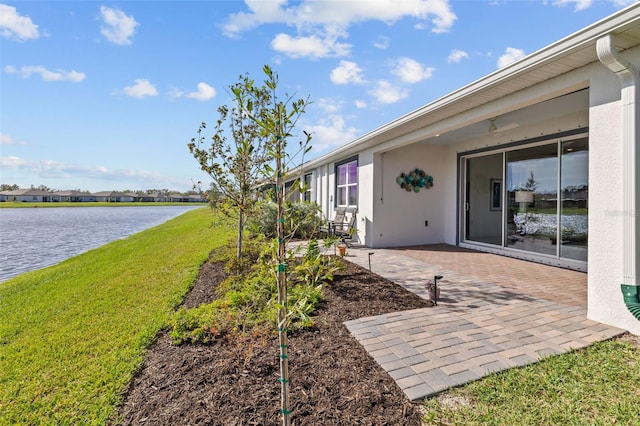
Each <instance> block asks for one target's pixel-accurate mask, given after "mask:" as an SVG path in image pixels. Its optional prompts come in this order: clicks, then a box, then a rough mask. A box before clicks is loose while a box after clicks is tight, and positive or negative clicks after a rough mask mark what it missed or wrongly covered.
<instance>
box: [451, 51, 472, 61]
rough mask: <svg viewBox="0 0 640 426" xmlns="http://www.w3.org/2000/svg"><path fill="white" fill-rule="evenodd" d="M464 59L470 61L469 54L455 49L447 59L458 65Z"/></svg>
mask: <svg viewBox="0 0 640 426" xmlns="http://www.w3.org/2000/svg"><path fill="white" fill-rule="evenodd" d="M463 59H469V54H468V53H467V52H465V51H463V50H459V49H453V50H452V51H451V53H450V54H449V57H448V58H447V62H449V63H450V64H458V63H460V61H461V60H463Z"/></svg>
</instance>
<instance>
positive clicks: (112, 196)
mask: <svg viewBox="0 0 640 426" xmlns="http://www.w3.org/2000/svg"><path fill="white" fill-rule="evenodd" d="M93 195H94V196H95V197H96V201H102V202H107V203H131V202H133V201H134V196H133V195H131V194H125V193H124V192H117V191H102V192H96V193H94V194H93Z"/></svg>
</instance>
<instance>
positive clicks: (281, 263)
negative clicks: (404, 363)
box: [276, 122, 290, 426]
mask: <svg viewBox="0 0 640 426" xmlns="http://www.w3.org/2000/svg"><path fill="white" fill-rule="evenodd" d="M279 124H280V123H279V122H277V123H276V125H277V126H278V128H277V133H276V138H277V142H276V143H277V144H278V146H277V148H276V173H277V175H276V194H277V197H276V198H277V202H278V222H277V234H278V306H279V309H278V337H279V340H280V383H281V384H282V385H281V401H282V404H281V412H282V424H283V425H284V426H288V425H289V414H290V410H289V344H288V340H287V326H288V320H287V277H286V267H287V265H286V247H285V238H284V237H285V236H284V179H283V177H282V174H283V170H282V169H283V166H282V157H283V155H284V152H282V150H283V143H282V139H281V137H282V136H281V134H282V133H281V131H280V126H279Z"/></svg>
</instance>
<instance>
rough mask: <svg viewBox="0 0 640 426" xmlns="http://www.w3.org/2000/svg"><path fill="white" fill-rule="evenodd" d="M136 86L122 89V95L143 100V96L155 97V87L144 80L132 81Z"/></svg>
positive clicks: (156, 91) (156, 92)
mask: <svg viewBox="0 0 640 426" xmlns="http://www.w3.org/2000/svg"><path fill="white" fill-rule="evenodd" d="M134 81H135V83H136V84H134V85H133V86H127V87H125V88H124V93H125V94H126V95H127V96H131V97H133V98H144V97H145V96H157V95H158V90H157V89H156V87H155V86H154V85H153V84H151V83H150V82H149V80H147V79H144V78H139V79H136V80H134Z"/></svg>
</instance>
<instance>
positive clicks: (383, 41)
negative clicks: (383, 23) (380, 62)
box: [373, 36, 389, 50]
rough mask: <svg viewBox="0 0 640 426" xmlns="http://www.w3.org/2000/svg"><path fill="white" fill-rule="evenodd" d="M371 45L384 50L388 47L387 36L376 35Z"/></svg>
mask: <svg viewBox="0 0 640 426" xmlns="http://www.w3.org/2000/svg"><path fill="white" fill-rule="evenodd" d="M373 47H375V48H376V49H380V50H385V49H387V48H388V47H389V37H385V36H378V38H376V40H375V41H374V42H373Z"/></svg>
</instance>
